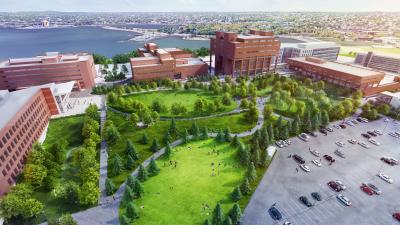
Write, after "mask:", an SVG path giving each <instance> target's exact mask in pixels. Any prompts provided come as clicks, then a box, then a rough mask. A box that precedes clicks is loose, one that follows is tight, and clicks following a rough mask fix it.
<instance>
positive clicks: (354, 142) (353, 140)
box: [347, 139, 358, 145]
mask: <svg viewBox="0 0 400 225" xmlns="http://www.w3.org/2000/svg"><path fill="white" fill-rule="evenodd" d="M347 141H348V142H349V143H350V144H353V145H355V144H357V142H358V141H357V140H356V139H349V140H347Z"/></svg>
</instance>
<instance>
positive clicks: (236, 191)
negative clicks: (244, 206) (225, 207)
mask: <svg viewBox="0 0 400 225" xmlns="http://www.w3.org/2000/svg"><path fill="white" fill-rule="evenodd" d="M231 197H232V200H233V201H234V202H238V201H239V200H240V199H241V198H242V192H241V191H240V189H239V187H235V189H233V192H232V194H231Z"/></svg>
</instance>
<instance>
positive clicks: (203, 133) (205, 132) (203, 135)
mask: <svg viewBox="0 0 400 225" xmlns="http://www.w3.org/2000/svg"><path fill="white" fill-rule="evenodd" d="M200 138H201V139H203V140H205V139H207V138H208V129H207V127H203V129H201V135H200Z"/></svg>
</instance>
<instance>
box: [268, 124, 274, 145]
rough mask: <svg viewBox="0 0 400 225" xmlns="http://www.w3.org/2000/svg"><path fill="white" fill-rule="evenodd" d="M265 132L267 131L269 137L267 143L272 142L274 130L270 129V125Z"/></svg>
mask: <svg viewBox="0 0 400 225" xmlns="http://www.w3.org/2000/svg"><path fill="white" fill-rule="evenodd" d="M267 131H268V136H269V143H272V142H274V140H275V134H274V128H273V127H272V124H268V127H267Z"/></svg>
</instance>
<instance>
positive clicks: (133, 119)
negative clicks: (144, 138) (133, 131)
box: [129, 113, 140, 127]
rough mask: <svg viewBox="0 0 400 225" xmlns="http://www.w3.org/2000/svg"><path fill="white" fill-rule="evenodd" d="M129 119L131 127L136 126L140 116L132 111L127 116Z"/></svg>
mask: <svg viewBox="0 0 400 225" xmlns="http://www.w3.org/2000/svg"><path fill="white" fill-rule="evenodd" d="M129 121H130V122H131V124H132V126H133V127H137V124H138V123H139V121H140V118H139V116H138V115H137V114H136V113H132V114H131V115H130V116H129Z"/></svg>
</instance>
